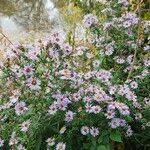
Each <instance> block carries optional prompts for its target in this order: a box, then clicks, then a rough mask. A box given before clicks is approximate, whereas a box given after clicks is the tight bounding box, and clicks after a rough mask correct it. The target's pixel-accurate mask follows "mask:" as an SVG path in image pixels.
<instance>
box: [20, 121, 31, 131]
mask: <svg viewBox="0 0 150 150" xmlns="http://www.w3.org/2000/svg"><path fill="white" fill-rule="evenodd" d="M30 124H31V121H30V120H27V121H24V122H23V123H22V124H21V131H22V132H27V131H28V129H29V126H30Z"/></svg>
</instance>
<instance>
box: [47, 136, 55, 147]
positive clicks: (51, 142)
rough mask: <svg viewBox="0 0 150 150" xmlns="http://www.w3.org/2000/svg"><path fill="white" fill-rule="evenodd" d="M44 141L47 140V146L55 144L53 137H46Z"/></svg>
mask: <svg viewBox="0 0 150 150" xmlns="http://www.w3.org/2000/svg"><path fill="white" fill-rule="evenodd" d="M46 142H47V145H48V146H53V145H55V139H54V138H48V139H47V140H46Z"/></svg>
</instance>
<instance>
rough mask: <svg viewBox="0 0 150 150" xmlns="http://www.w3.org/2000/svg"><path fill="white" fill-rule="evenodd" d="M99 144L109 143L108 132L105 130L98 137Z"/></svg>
mask: <svg viewBox="0 0 150 150" xmlns="http://www.w3.org/2000/svg"><path fill="white" fill-rule="evenodd" d="M98 143H99V144H102V143H103V144H106V143H109V132H108V131H107V130H104V131H102V134H101V135H100V137H99V139H98Z"/></svg>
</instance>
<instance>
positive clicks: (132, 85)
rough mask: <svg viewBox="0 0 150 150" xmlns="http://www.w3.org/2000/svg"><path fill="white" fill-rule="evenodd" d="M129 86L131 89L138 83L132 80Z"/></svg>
mask: <svg viewBox="0 0 150 150" xmlns="http://www.w3.org/2000/svg"><path fill="white" fill-rule="evenodd" d="M130 86H131V88H133V89H137V88H138V84H137V82H135V81H132V82H131V83H130Z"/></svg>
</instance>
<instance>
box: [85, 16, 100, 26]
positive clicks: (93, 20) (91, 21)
mask: <svg viewBox="0 0 150 150" xmlns="http://www.w3.org/2000/svg"><path fill="white" fill-rule="evenodd" d="M97 23H98V19H97V17H96V16H94V15H93V14H87V15H85V16H84V19H83V24H84V26H85V27H86V28H90V27H91V26H93V25H96V24H97Z"/></svg>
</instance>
